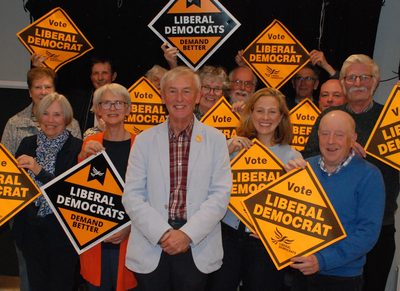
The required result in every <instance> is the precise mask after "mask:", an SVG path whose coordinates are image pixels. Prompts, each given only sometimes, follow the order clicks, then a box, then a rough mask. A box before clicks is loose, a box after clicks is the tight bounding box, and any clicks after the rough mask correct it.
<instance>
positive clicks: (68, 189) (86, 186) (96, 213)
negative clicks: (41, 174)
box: [41, 152, 131, 254]
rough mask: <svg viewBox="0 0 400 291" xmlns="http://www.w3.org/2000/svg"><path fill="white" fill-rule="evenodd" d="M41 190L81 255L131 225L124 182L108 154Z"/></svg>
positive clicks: (62, 175) (94, 158) (96, 157)
mask: <svg viewBox="0 0 400 291" xmlns="http://www.w3.org/2000/svg"><path fill="white" fill-rule="evenodd" d="M41 190H42V193H43V195H44V196H45V197H46V200H47V201H48V202H49V205H50V207H51V208H52V210H53V212H54V214H55V215H56V217H57V219H58V221H59V222H60V224H61V226H62V227H63V229H64V231H65V233H66V234H67V236H68V238H69V239H70V241H71V243H72V245H73V246H74V248H75V250H76V252H77V253H78V254H81V253H83V252H85V251H87V250H88V249H90V248H91V247H93V246H95V245H96V244H98V243H100V242H102V241H103V240H104V239H106V238H108V237H110V236H111V235H113V234H115V233H116V232H118V231H119V230H121V229H123V228H125V227H127V226H128V225H129V224H130V223H131V222H130V219H129V216H128V215H127V214H126V213H125V209H124V206H123V205H122V194H123V192H124V182H123V180H122V179H121V177H120V176H119V174H118V171H117V170H116V169H115V167H114V165H113V164H112V162H111V160H110V158H109V157H108V155H107V154H106V152H101V153H100V154H98V155H92V156H91V157H89V158H87V159H86V160H84V161H83V162H81V163H79V164H78V165H76V166H74V167H72V168H71V169H69V170H68V171H66V172H65V173H63V174H61V175H60V176H57V177H56V178H55V179H53V180H52V181H50V182H49V183H47V184H46V185H44V186H42V187H41Z"/></svg>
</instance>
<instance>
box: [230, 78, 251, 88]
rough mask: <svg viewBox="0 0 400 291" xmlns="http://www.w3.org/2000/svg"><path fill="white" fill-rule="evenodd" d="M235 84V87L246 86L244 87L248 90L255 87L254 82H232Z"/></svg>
mask: <svg viewBox="0 0 400 291" xmlns="http://www.w3.org/2000/svg"><path fill="white" fill-rule="evenodd" d="M231 82H232V83H233V86H239V87H242V85H243V84H244V86H245V87H246V88H251V87H253V82H250V81H244V82H243V81H242V80H235V81H231Z"/></svg>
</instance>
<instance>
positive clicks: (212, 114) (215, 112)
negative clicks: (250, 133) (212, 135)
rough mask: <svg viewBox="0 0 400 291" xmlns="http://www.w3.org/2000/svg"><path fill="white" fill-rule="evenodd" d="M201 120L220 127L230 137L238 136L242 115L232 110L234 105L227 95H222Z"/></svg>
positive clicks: (217, 127)
mask: <svg viewBox="0 0 400 291" xmlns="http://www.w3.org/2000/svg"><path fill="white" fill-rule="evenodd" d="M200 121H201V122H203V123H204V124H207V125H209V126H212V127H214V128H216V129H218V130H219V131H221V132H222V133H223V134H224V135H225V136H226V139H230V138H232V137H235V136H236V128H237V126H238V125H239V122H240V115H239V114H237V113H236V112H232V106H231V105H230V104H229V102H228V101H227V100H226V99H225V97H221V99H219V100H218V101H217V103H215V104H214V106H213V107H211V108H210V110H208V112H207V113H206V114H205V115H204V116H203V118H202V119H201V120H200Z"/></svg>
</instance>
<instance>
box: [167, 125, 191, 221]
mask: <svg viewBox="0 0 400 291" xmlns="http://www.w3.org/2000/svg"><path fill="white" fill-rule="evenodd" d="M193 125H194V119H192V121H191V122H190V124H189V125H188V127H187V128H186V129H184V130H182V131H181V132H180V133H179V135H178V136H176V135H175V133H174V130H173V128H172V127H171V124H170V123H169V122H168V129H169V172H170V194H169V219H172V220H187V214H186V191H187V174H188V165H189V152H190V139H191V136H192V131H193Z"/></svg>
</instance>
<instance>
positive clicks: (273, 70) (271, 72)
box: [265, 66, 280, 77]
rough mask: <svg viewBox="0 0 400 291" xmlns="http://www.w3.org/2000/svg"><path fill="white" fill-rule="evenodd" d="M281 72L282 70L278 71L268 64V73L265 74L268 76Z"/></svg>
mask: <svg viewBox="0 0 400 291" xmlns="http://www.w3.org/2000/svg"><path fill="white" fill-rule="evenodd" d="M279 72H280V70H279V71H278V70H275V69H272V68H270V67H269V66H267V73H265V75H267V77H269V76H270V75H274V74H275V75H277V74H279Z"/></svg>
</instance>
